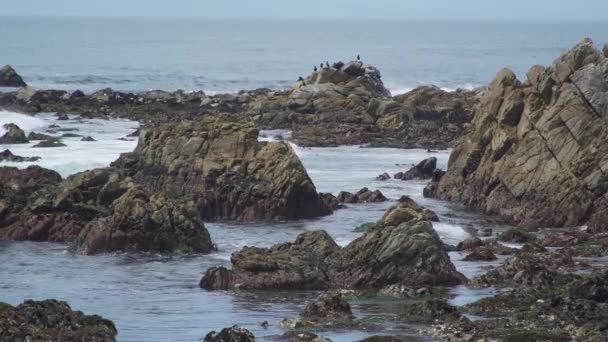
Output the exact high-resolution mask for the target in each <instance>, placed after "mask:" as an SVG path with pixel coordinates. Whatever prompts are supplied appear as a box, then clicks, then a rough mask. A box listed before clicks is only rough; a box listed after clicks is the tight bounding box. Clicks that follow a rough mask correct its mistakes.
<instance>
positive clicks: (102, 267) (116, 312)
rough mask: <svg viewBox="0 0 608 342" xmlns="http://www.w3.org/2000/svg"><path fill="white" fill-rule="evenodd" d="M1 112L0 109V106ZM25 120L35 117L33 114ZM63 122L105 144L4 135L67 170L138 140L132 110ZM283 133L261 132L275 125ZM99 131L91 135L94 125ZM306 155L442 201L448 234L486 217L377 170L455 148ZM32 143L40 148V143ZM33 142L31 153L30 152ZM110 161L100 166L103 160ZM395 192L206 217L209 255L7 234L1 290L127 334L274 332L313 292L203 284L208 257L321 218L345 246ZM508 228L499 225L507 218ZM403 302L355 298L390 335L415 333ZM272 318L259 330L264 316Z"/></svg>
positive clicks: (351, 182)
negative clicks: (280, 212)
mask: <svg viewBox="0 0 608 342" xmlns="http://www.w3.org/2000/svg"><path fill="white" fill-rule="evenodd" d="M11 115H12V116H10V115H9V116H5V119H4V120H7V118H9V119H10V120H12V121H15V120H17V121H19V120H21V121H19V123H22V124H23V126H24V128H26V129H27V130H39V129H43V128H44V127H47V126H48V125H50V124H53V123H56V122H55V119H54V117H52V116H51V115H43V116H40V117H36V118H35V119H36V120H40V121H31V122H30V121H29V120H30V119H31V118H23V117H18V116H17V117H16V116H14V115H13V114H11ZM0 118H2V115H0ZM26 120H28V122H30V124H25V121H26ZM59 124H60V125H62V126H66V127H68V126H74V127H78V128H79V133H83V135H93V136H94V137H95V138H96V139H98V140H99V142H98V143H80V142H78V141H71V140H68V139H66V142H67V143H68V148H63V149H61V148H57V149H33V148H31V147H29V145H28V146H25V145H23V146H17V145H10V146H0V147H2V148H7V147H8V148H10V149H11V150H12V151H13V152H14V153H15V154H20V155H33V154H37V155H40V156H41V157H43V159H42V160H41V162H40V164H41V165H43V166H46V167H50V168H54V169H56V170H59V171H60V172H61V173H62V174H63V175H64V176H65V175H67V174H69V173H73V172H77V171H82V170H85V169H88V168H94V167H98V166H103V165H107V164H109V162H110V161H111V160H113V158H116V157H117V156H118V154H119V153H120V152H125V151H129V150H132V149H133V147H134V146H135V142H132V141H131V142H125V141H119V140H116V138H117V137H122V136H124V135H126V134H128V133H130V132H131V131H132V130H133V128H135V127H137V126H136V123H133V122H128V121H102V120H98V121H97V120H83V121H78V120H76V119H75V120H71V121H68V122H59ZM279 133H281V134H282V135H286V133H287V132H263V134H264V135H266V136H268V137H267V138H265V140H272V139H273V138H272V137H273V136H275V135H276V134H279ZM94 134H95V135H94ZM292 146H293V148H294V150H295V151H296V153H297V154H298V155H299V156H300V158H301V160H302V162H303V164H304V165H305V167H306V169H307V170H308V173H309V175H310V177H311V178H312V179H313V181H314V183H315V184H316V186H317V189H318V190H319V191H321V192H332V193H334V194H336V193H337V192H339V191H341V190H347V191H351V192H353V191H357V190H359V189H360V188H362V187H368V188H370V189H372V190H375V189H379V190H381V191H382V192H383V193H384V194H385V195H386V196H387V197H388V198H389V199H390V200H391V201H394V200H396V199H398V198H399V197H400V196H402V195H409V196H411V197H412V198H414V199H415V200H416V201H418V202H419V203H421V204H423V205H425V206H427V207H429V208H431V209H433V210H435V211H436V212H437V213H438V214H439V215H440V218H441V221H442V222H440V223H435V224H434V227H435V229H436V230H437V231H438V233H439V235H440V236H441V238H442V239H443V240H444V241H445V242H446V243H449V244H456V243H457V242H458V241H461V240H463V239H464V238H466V237H468V236H469V231H471V230H472V229H474V228H475V227H481V226H484V227H485V226H487V225H488V224H489V223H488V222H486V220H485V219H484V218H483V217H481V216H478V215H475V214H472V213H469V212H465V211H462V210H461V209H460V208H458V207H455V206H449V205H447V204H446V203H445V202H440V201H435V200H431V199H425V198H423V197H422V195H421V194H422V189H423V187H424V185H425V183H426V182H425V181H400V180H389V181H384V182H381V181H376V180H375V179H374V178H375V177H376V176H377V175H378V174H380V173H383V172H388V173H389V174H393V173H396V172H398V171H404V170H406V169H408V168H409V166H410V165H411V164H415V163H417V162H419V161H420V160H422V159H424V158H427V157H430V156H435V157H437V158H438V166H439V167H441V168H445V167H446V163H447V159H448V156H449V151H439V152H427V151H426V150H400V149H391V148H361V147H358V146H341V147H335V148H302V147H298V146H295V145H292ZM32 150H34V151H32ZM34 152H35V153H34ZM100 164H102V165H100ZM390 205H391V202H386V203H379V204H363V205H350V206H349V208H347V209H343V210H339V211H337V212H336V213H335V214H334V215H331V216H327V217H323V218H320V219H315V220H302V221H298V222H290V223H286V224H249V225H235V224H207V228H208V229H209V231H210V233H211V236H212V238H213V240H214V241H215V242H216V243H217V245H218V247H219V251H217V252H215V253H212V254H210V255H177V256H163V255H156V254H111V255H101V256H95V257H90V256H82V255H74V254H72V253H71V252H70V251H69V250H68V246H66V245H65V244H60V243H34V242H0V300H2V301H6V302H8V303H11V304H18V303H20V302H22V301H23V300H24V299H27V298H33V299H46V298H56V299H61V300H66V301H68V302H69V304H70V305H71V306H72V307H73V308H75V309H79V310H83V311H85V312H86V313H91V314H93V313H94V314H99V315H102V316H104V317H106V318H108V319H111V320H113V321H114V322H115V323H116V325H117V328H118V331H119V340H120V341H142V340H146V341H195V340H200V338H201V337H202V336H203V335H204V334H206V333H207V332H208V331H210V330H213V329H218V328H222V327H225V326H230V325H232V324H239V325H242V326H244V327H246V328H248V329H250V330H251V331H252V332H253V333H254V335H255V336H256V337H257V338H258V339H259V340H262V341H264V340H271V339H272V338H273V336H276V335H280V334H282V333H284V332H285V330H283V329H280V328H278V327H277V326H276V325H275V324H276V322H278V321H279V320H281V319H283V318H295V317H296V316H298V314H299V312H300V310H301V309H302V307H303V306H304V304H305V302H306V301H307V300H310V299H312V298H314V297H316V296H317V295H318V293H317V292H301V291H292V292H282V291H272V292H271V291H247V292H238V291H237V292H224V291H217V292H208V291H205V290H202V289H200V288H199V287H198V281H199V280H200V277H201V276H202V274H203V273H204V272H205V271H206V269H207V268H209V267H211V266H216V265H229V259H230V255H231V254H232V253H233V252H235V251H237V250H239V249H240V248H242V247H243V246H245V245H255V246H270V245H272V244H274V243H277V242H285V241H292V240H293V239H294V238H295V237H296V236H297V235H298V234H300V233H302V232H304V231H307V230H314V229H325V230H327V231H328V232H329V233H330V234H331V236H332V237H334V239H336V241H337V242H338V243H339V244H340V245H346V244H348V243H349V242H350V241H352V240H354V239H355V238H357V237H359V236H360V235H361V234H362V233H360V232H355V231H353V229H354V228H355V227H356V226H358V225H360V224H362V223H368V222H374V221H376V220H378V219H379V218H380V217H381V216H382V214H383V213H384V212H385V210H386V209H387V208H388V207H389V206H390ZM499 228H500V227H499ZM450 255H451V258H452V260H453V261H454V263H455V264H456V266H457V267H458V269H459V270H460V271H461V272H463V273H464V274H466V275H467V276H474V275H475V274H478V273H480V272H483V271H484V267H486V266H488V265H494V264H496V263H466V262H462V261H460V259H462V257H463V255H460V254H458V253H451V254H450ZM450 291H451V294H452V295H453V296H454V298H453V299H452V302H453V303H454V304H459V305H460V304H464V303H468V302H471V301H473V300H475V299H478V298H481V297H483V296H487V295H489V294H490V293H491V291H490V292H488V291H473V290H468V289H466V288H464V287H456V288H453V289H451V290H450ZM400 305H401V303H400V302H399V301H395V300H390V301H387V300H359V301H354V302H353V303H352V306H353V310H354V313H355V315H356V316H357V317H359V318H364V317H371V318H374V319H378V320H379V322H382V325H383V326H384V327H385V330H384V331H381V332H380V333H383V334H391V333H394V334H403V335H407V336H411V337H412V338H417V339H422V338H421V337H416V331H415V329H414V328H413V327H410V326H407V325H404V324H402V323H399V322H398V321H397V317H398V313H399V307H400ZM263 321H268V322H269V323H270V324H271V325H270V327H269V328H268V329H266V330H265V329H263V328H262V327H261V326H260V323H261V322H263ZM375 333H378V332H366V331H327V332H323V333H322V335H324V336H327V337H330V338H332V339H333V340H334V341H353V340H356V339H359V338H362V337H364V336H367V335H371V334H375Z"/></svg>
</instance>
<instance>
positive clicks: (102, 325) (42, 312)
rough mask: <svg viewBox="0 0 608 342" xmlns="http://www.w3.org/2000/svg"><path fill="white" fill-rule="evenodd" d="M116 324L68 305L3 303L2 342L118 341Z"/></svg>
mask: <svg viewBox="0 0 608 342" xmlns="http://www.w3.org/2000/svg"><path fill="white" fill-rule="evenodd" d="M116 334H117V331H116V327H115V326H114V324H113V323H112V322H111V321H109V320H107V319H104V318H102V317H100V316H97V315H92V316H87V315H85V314H83V313H82V312H80V311H73V310H72V309H71V308H70V306H69V305H68V304H67V303H66V302H60V301H57V300H45V301H32V300H26V301H25V302H23V303H22V304H20V305H18V306H15V307H13V306H11V305H9V304H6V303H0V340H2V341H100V342H101V341H103V342H110V341H116Z"/></svg>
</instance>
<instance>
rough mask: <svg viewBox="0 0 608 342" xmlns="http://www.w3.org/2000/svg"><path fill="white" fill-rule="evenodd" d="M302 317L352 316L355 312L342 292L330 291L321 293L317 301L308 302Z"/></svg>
mask: <svg viewBox="0 0 608 342" xmlns="http://www.w3.org/2000/svg"><path fill="white" fill-rule="evenodd" d="M301 317H303V318H308V319H320V318H323V319H328V318H329V319H336V318H352V317H353V312H352V311H351V309H350V305H348V302H347V301H346V300H345V299H344V296H343V295H342V294H341V293H329V294H324V295H321V296H320V297H319V298H317V299H316V300H315V301H313V302H311V303H309V304H307V305H306V307H305V308H304V311H303V312H302V314H301Z"/></svg>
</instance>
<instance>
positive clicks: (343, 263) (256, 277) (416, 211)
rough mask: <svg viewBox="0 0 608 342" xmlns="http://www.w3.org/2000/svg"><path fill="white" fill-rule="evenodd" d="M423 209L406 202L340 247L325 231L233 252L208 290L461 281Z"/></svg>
mask: <svg viewBox="0 0 608 342" xmlns="http://www.w3.org/2000/svg"><path fill="white" fill-rule="evenodd" d="M427 218H428V216H427V215H426V214H425V213H424V210H423V209H422V208H420V207H418V206H417V205H416V204H415V203H413V201H411V200H410V201H402V202H400V203H399V204H397V205H396V206H394V207H392V208H391V209H389V210H388V211H387V213H386V214H385V215H384V217H383V218H382V219H381V220H380V221H378V222H377V223H376V225H375V226H374V227H372V228H370V229H369V230H368V231H367V232H366V233H365V234H364V235H363V236H362V237H361V238H359V239H357V240H355V241H353V242H352V243H350V244H349V245H347V246H346V247H344V248H340V247H339V246H338V245H337V244H336V243H335V241H334V240H333V239H332V238H331V237H330V236H329V235H328V234H327V233H326V232H324V231H312V232H306V233H303V234H301V235H299V236H298V238H297V239H296V241H295V242H293V243H284V244H278V245H274V246H273V247H271V248H256V247H246V248H244V249H242V250H241V251H240V252H237V253H235V254H233V255H232V258H231V261H232V265H233V268H232V270H227V269H225V268H223V267H219V268H211V269H209V270H208V271H207V273H206V274H205V276H204V277H203V278H202V279H201V282H200V285H201V287H203V288H206V289H328V288H344V289H348V288H352V289H380V288H382V287H384V286H387V285H393V284H401V285H404V286H417V287H421V286H425V285H431V286H436V285H451V284H459V283H462V281H463V280H464V277H463V276H462V275H461V274H460V273H458V272H457V271H456V269H455V268H454V265H453V264H452V263H451V262H450V259H449V257H448V255H447V253H446V251H445V249H444V246H443V243H442V242H441V240H440V239H439V236H438V235H437V233H436V232H435V231H434V230H433V228H432V225H431V223H430V221H427Z"/></svg>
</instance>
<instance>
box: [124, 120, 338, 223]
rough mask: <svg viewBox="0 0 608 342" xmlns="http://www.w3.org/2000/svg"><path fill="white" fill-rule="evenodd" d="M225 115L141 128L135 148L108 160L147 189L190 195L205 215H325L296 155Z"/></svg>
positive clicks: (228, 217) (251, 217)
mask: <svg viewBox="0 0 608 342" xmlns="http://www.w3.org/2000/svg"><path fill="white" fill-rule="evenodd" d="M258 133H259V132H258V130H257V129H255V128H253V127H252V126H251V125H249V124H247V123H243V122H240V121H238V120H237V119H236V118H235V117H233V116H229V115H220V116H215V117H205V118H204V119H202V120H200V121H196V122H187V123H180V124H171V125H160V126H158V127H154V128H150V129H143V130H142V131H141V133H140V140H139V143H138V146H137V148H136V150H135V152H134V153H129V154H125V155H123V156H121V158H120V159H119V160H118V161H116V162H115V163H114V164H113V165H115V166H117V167H120V168H124V169H127V170H129V173H130V174H131V175H132V177H133V179H134V181H135V182H136V183H138V184H140V185H141V186H142V187H143V188H144V189H145V190H146V191H148V192H150V193H154V192H159V191H164V192H167V193H169V194H172V195H174V196H187V197H189V198H191V199H192V200H193V201H194V202H195V203H196V205H197V206H198V210H199V211H200V212H201V215H202V217H203V219H205V220H211V221H273V220H291V219H301V218H310V217H316V216H322V215H327V214H330V213H331V209H330V208H328V207H327V205H326V204H325V202H324V201H323V199H322V198H321V196H320V195H319V194H318V193H317V191H316V189H315V186H314V184H313V183H312V181H311V179H310V178H309V177H308V174H307V173H306V170H305V169H304V166H303V165H302V163H301V162H300V159H299V158H298V157H297V155H296V154H295V153H294V151H293V150H292V149H291V147H290V146H289V144H287V143H285V142H272V143H265V142H258V140H257V139H258Z"/></svg>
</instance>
